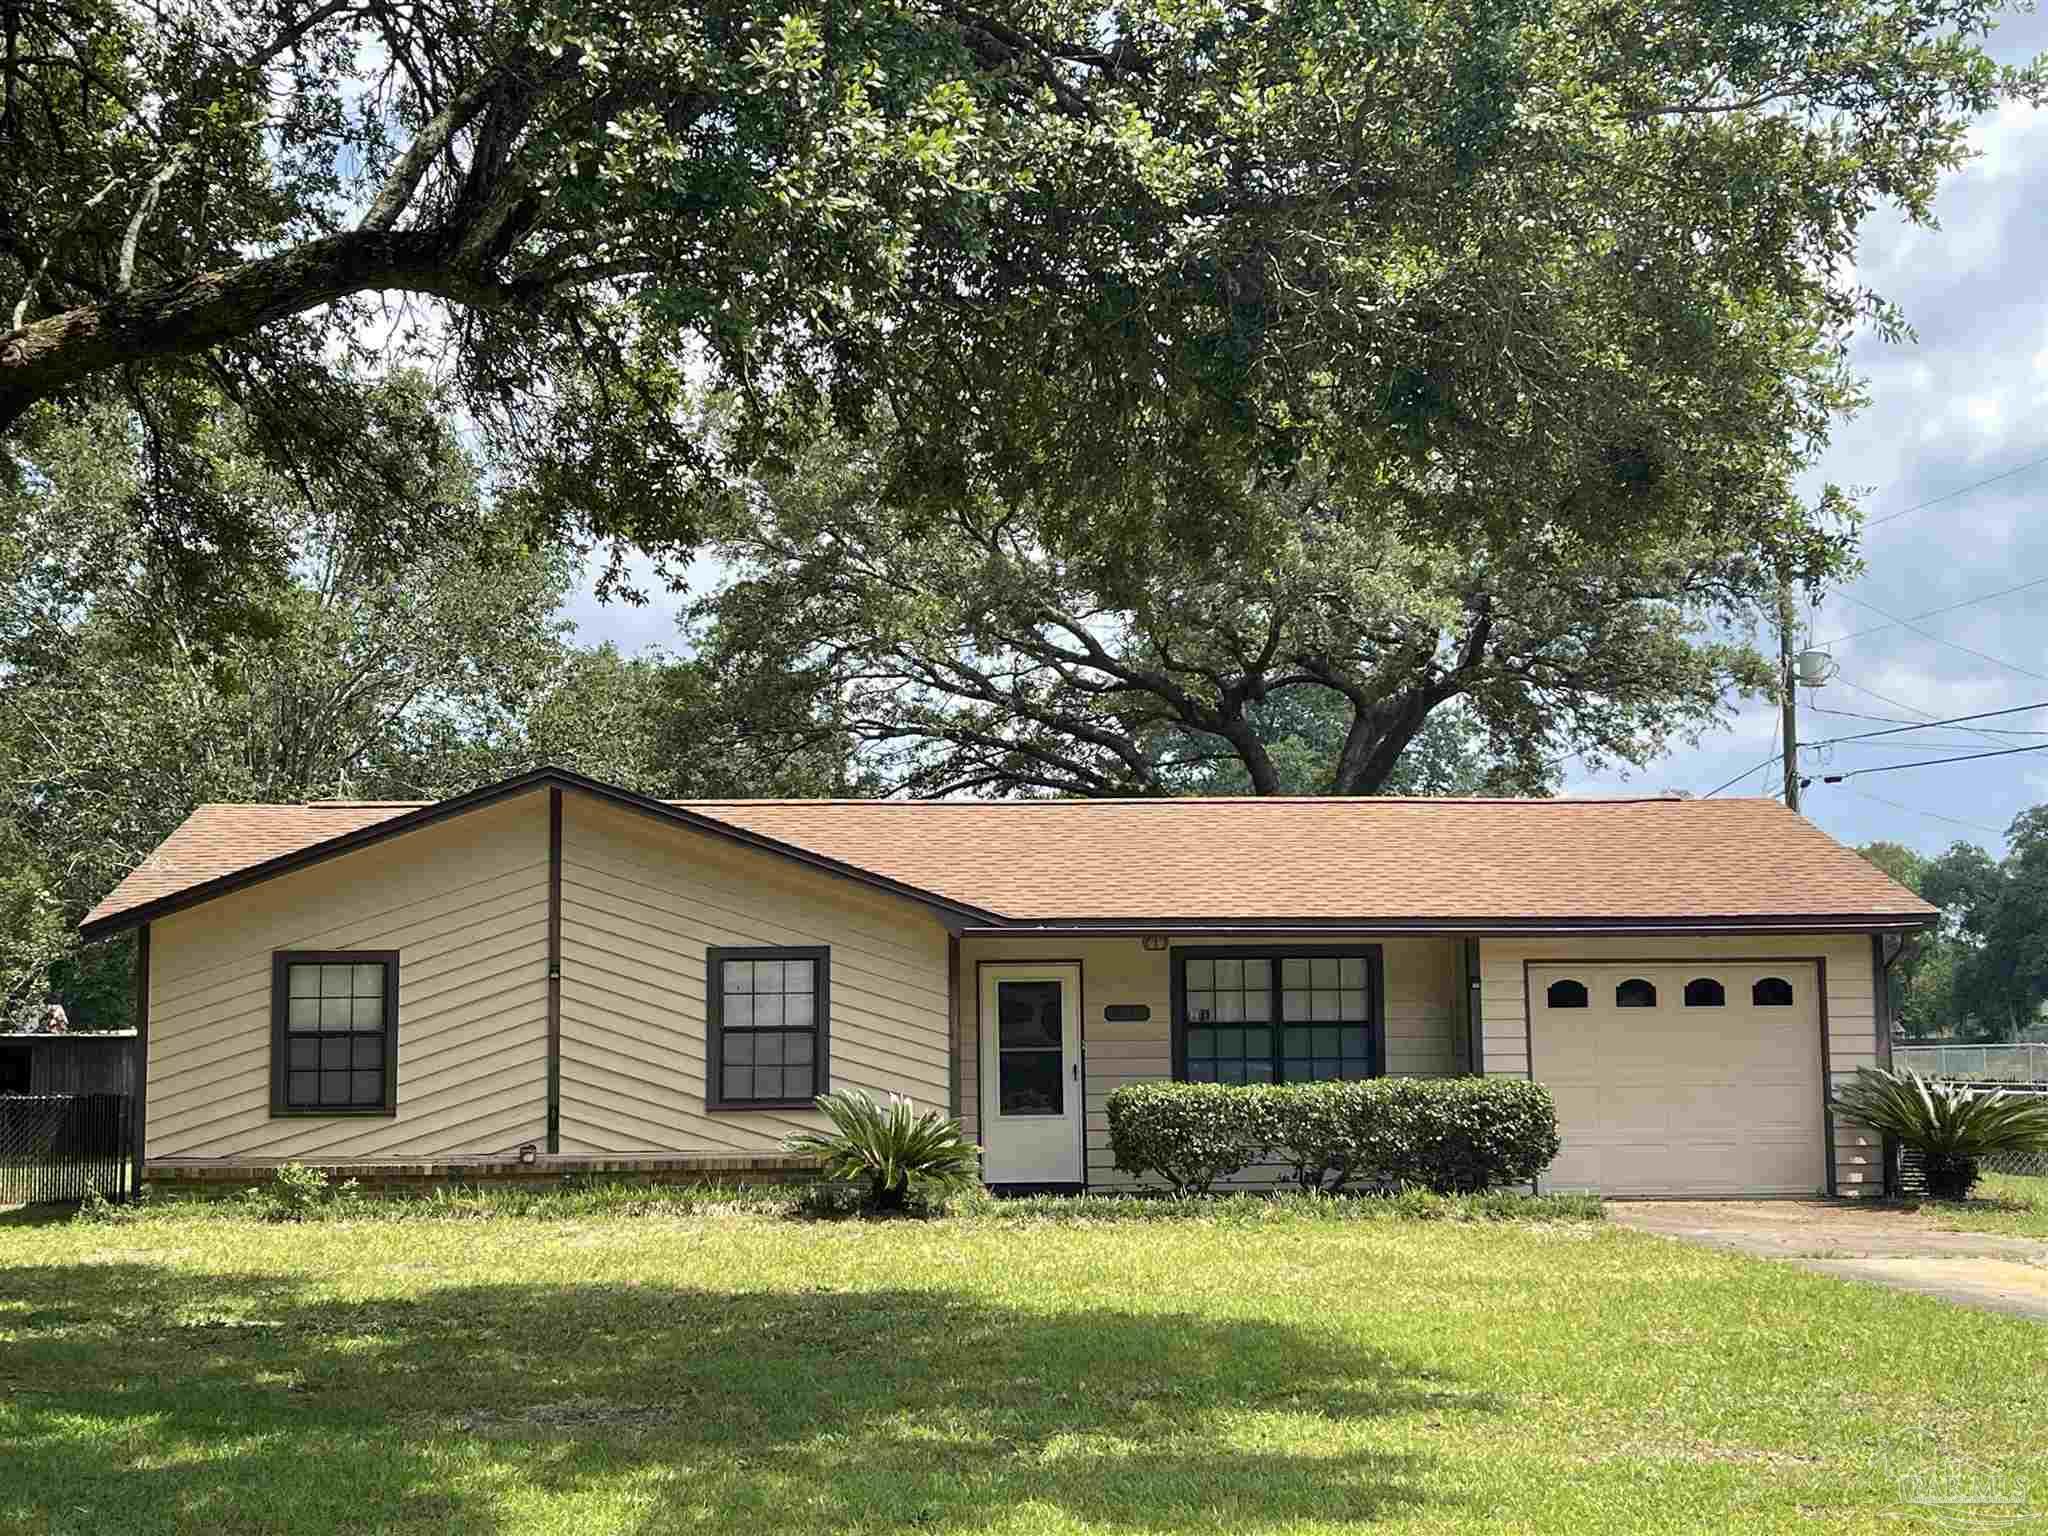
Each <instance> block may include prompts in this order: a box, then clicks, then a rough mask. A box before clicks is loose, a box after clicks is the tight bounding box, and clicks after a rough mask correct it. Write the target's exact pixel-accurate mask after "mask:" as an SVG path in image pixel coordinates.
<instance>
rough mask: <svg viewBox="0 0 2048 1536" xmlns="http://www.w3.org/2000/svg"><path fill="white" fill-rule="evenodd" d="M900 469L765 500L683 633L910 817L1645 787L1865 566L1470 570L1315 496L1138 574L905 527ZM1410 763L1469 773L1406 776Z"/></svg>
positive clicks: (1035, 541)
mask: <svg viewBox="0 0 2048 1536" xmlns="http://www.w3.org/2000/svg"><path fill="white" fill-rule="evenodd" d="M890 473H891V472H890V469H889V466H888V465H887V463H886V461H885V460H884V459H883V458H879V457H877V456H876V455H873V454H871V453H869V452H867V451H866V450H864V449H859V448H854V447H851V446H849V445H845V444H840V445H836V446H835V447H833V448H832V449H830V450H829V451H828V450H822V449H821V450H819V451H816V452H814V453H812V454H810V455H808V456H807V457H806V458H805V460H804V461H803V462H802V463H800V464H799V465H797V466H796V467H795V469H794V470H793V471H791V472H790V473H788V474H784V475H777V476H772V477H765V478H763V479H760V480H758V481H756V482H755V483H754V485H753V486H752V487H751V490H752V495H751V496H750V497H749V498H747V501H746V504H745V506H744V508H742V509H738V510H735V511H733V512H731V513H730V514H728V517H727V520H726V521H725V522H724V523H723V524H722V525H721V526H720V527H719V528H718V529H717V530H716V531H717V538H716V539H715V541H714V544H713V546H712V547H713V548H714V549H715V550H716V551H717V553H718V554H719V555H720V556H721V557H722V558H723V559H724V560H725V561H726V562H727V576H726V580H725V581H724V583H723V584H722V585H721V587H720V589H719V590H718V591H716V592H715V593H713V594H712V595H711V596H709V597H707V598H705V599H703V600H702V601H700V602H699V603H698V604H697V605H696V606H695V608H694V611H693V616H692V617H693V620H694V622H695V624H696V625H697V626H698V628H699V631H700V639H701V642H702V647H703V649H702V652H701V654H700V656H699V658H698V661H697V665H698V666H700V667H702V668H705V669H707V670H710V671H712V672H714V673H715V674H717V675H719V676H721V677H722V678H724V679H725V681H726V686H727V690H728V692H729V693H730V694H731V695H732V696H733V697H735V698H739V699H745V700H747V701H748V704H747V708H748V711H749V713H750V714H751V715H752V717H753V720H754V723H755V726H756V729H757V730H759V731H760V732H762V733H765V734H767V735H770V736H774V737H777V738H778V739H780V740H781V741H783V742H784V743H785V744H786V745H787V746H788V747H790V748H791V749H794V748H797V747H799V746H805V745H812V744H815V743H818V742H821V741H825V740H829V739H834V738H837V739H847V740H851V741H854V742H856V743H858V744H859V746H860V757H861V761H862V762H863V763H864V764H865V765H866V766H867V767H868V768H869V770H870V771H872V772H873V773H875V774H876V775H878V776H879V778H880V780H881V781H882V782H884V783H886V784H887V785H889V786H891V787H893V788H895V789H897V790H899V791H902V792H906V793H911V794H943V793H959V792H968V793H995V794H1018V793H1023V794H1034V793H1035V794H1045V793H1060V794H1079V795H1128V794H1172V793H1183V792H1187V791H1190V790H1211V791H1215V790H1234V789H1240V788H1241V789H1245V790H1249V791H1250V792H1252V793H1255V794H1276V793H1282V792H1288V791H1295V792H1300V791H1307V792H1312V793H1318V794H1371V793H1378V792H1388V791H1399V790H1416V789H1419V790H1422V791H1424V792H1429V791H1432V790H1433V791H1435V792H1444V791H1446V790H1449V789H1454V788H1466V789H1472V788H1487V789H1492V790H1495V791H1501V790H1509V791H1515V790H1519V791H1523V792H1534V793H1542V792H1546V791H1547V790H1548V788H1549V787H1550V786H1551V785H1552V784H1554V782H1555V781H1556V778H1557V776H1558V773H1557V770H1558V767H1559V764H1560V763H1561V761H1562V760H1563V759H1564V758H1565V757H1567V756H1577V757H1579V758H1581V759H1582V760H1584V761H1587V762H1591V763H1596V764H1597V763H1599V762H1602V761H1617V762H1621V763H1625V764H1631V765H1641V764H1644V763H1646V762H1648V761H1649V760H1650V759H1652V758H1654V757H1656V756H1659V755H1661V754H1662V752H1663V751H1664V750H1665V749H1666V748H1667V746H1668V745H1669V743H1670V742H1671V740H1672V739H1673V738H1686V737H1693V736H1696V735H1697V734H1698V733H1699V732H1701V731H1702V730H1704V729H1706V728H1708V727H1709V726H1712V725H1714V724H1717V723H1719V722H1721V721H1723V720H1724V719H1725V718H1726V715H1727V712H1728V709H1729V703H1728V700H1729V698H1730V696H1731V693H1734V694H1739V693H1741V692H1745V691H1747V692H1765V691H1768V690H1769V689H1771V688H1772V687H1773V686H1774V675H1773V668H1772V665H1771V664H1770V663H1769V662H1768V661H1767V660H1766V659H1765V657H1764V656H1762V655H1760V654H1759V653H1758V651H1757V650H1756V648H1755V647H1754V646H1753V645H1752V644H1751V643H1750V636H1751V635H1753V634H1754V633H1755V631H1756V630H1757V628H1758V626H1759V624H1760V623H1762V622H1764V621H1765V620H1766V618H1767V616H1768V615H1769V614H1770V613H1771V612H1772V611H1773V609H1774V606H1775V601H1776V594H1777V590H1778V582H1779V580H1780V577H1781V574H1788V573H1791V574H1796V575H1797V576H1798V577H1800V578H1801V579H1804V580H1806V581H1809V582H1818V581H1825V580H1826V579H1828V578H1829V577H1830V576H1832V575H1834V574H1836V573H1838V572H1839V571H1841V570H1842V569H1844V567H1845V566H1846V564H1847V563H1848V561H1849V559H1850V556H1849V549H1848V533H1847V531H1846V525H1836V524H1834V523H1833V522H1832V520H1831V518H1830V517H1829V516H1828V515H1826V514H1827V513H1829V512H1831V511H1833V510H1835V509H1833V508H1823V509H1821V515H1816V516H1812V517H1808V518H1799V517H1793V518H1789V519H1788V520H1787V521H1786V523H1785V524H1784V525H1783V526H1782V528H1780V529H1779V530H1778V532H1777V533H1776V534H1775V535H1774V536H1773V537H1772V538H1771V539H1770V540H1769V541H1767V542H1766V543H1765V544H1763V545H1759V544H1758V543H1757V542H1756V541H1755V540H1754V539H1753V538H1752V536H1751V535H1750V534H1749V533H1748V532H1747V531H1746V530H1743V529H1741V528H1739V527H1731V528H1719V529H1708V530H1702V531H1699V532H1695V533H1691V534H1686V535H1683V536H1674V537H1668V538H1664V539H1659V540H1644V541H1638V543H1637V544H1635V545H1631V546H1629V547H1626V548H1617V547H1615V546H1613V545H1610V544H1607V543H1601V542H1595V541H1591V540H1586V539H1581V538H1578V537H1576V536H1574V535H1572V534H1570V533H1568V532H1560V531H1558V530H1555V529H1539V530H1536V531H1532V532H1530V533H1527V534H1525V535H1521V536H1518V537H1507V536H1502V537H1498V538H1495V539H1492V540H1489V541H1487V542H1485V543H1461V542H1454V541H1448V540H1444V539H1442V538H1437V539H1429V538H1425V537H1422V536H1419V535H1415V534H1405V533H1399V532H1395V531H1392V530H1390V529H1387V528H1385V527H1383V526H1380V525H1379V523H1378V522H1377V521H1376V520H1375V518H1374V517H1373V515H1372V507H1371V505H1369V504H1366V505H1361V504H1359V503H1358V502H1357V501H1356V500H1355V499H1353V497H1352V496H1351V495H1350V494H1349V493H1348V492H1347V490H1346V488H1345V487H1344V485H1343V483H1342V481H1341V478H1333V479H1331V480H1327V481H1325V480H1322V479H1319V478H1318V477H1314V476H1308V475H1304V476H1302V477H1300V478H1299V479H1298V482H1297V484H1296V485H1295V487H1294V488H1293V489H1291V490H1290V491H1288V492H1285V493H1275V494H1272V495H1268V496H1266V497H1264V498H1261V499H1256V500H1252V501H1248V502H1247V503H1246V505H1245V507H1244V508H1243V509H1242V515H1241V516H1238V517H1236V518H1234V519H1233V520H1231V521H1230V522H1229V523H1228V524H1227V525H1223V526H1219V527H1218V529H1217V531H1216V534H1215V536H1214V537H1213V538H1211V537H1199V536H1196V535H1195V534H1193V533H1192V532H1190V533H1187V534H1184V535H1183V536H1182V537H1180V538H1177V539H1174V540H1162V541H1157V542H1155V543H1153V544H1151V545H1149V546H1147V547H1144V548H1131V547H1127V546H1125V545H1124V544H1122V543H1121V542H1120V541H1118V540H1117V539H1115V538H1113V537H1110V538H1102V537H1097V536H1095V535H1094V534H1093V533H1092V532H1090V531H1089V530H1087V529H1086V528H1082V529H1078V530H1077V529H1073V528H1069V527H1067V526H1065V523H1064V518H1065V513H1066V507H1065V504H1064V503H1063V502H1061V503H1055V504H1053V506H1052V507H1051V508H1050V509H1048V508H1047V507H1045V506H1042V505H1040V504H1038V503H1036V502H1034V501H1029V500H1026V501H1023V502H1016V503H1002V502H999V501H997V500H995V499H993V498H992V497H984V498H979V499H977V498H973V497H963V498H961V499H959V500H957V501H955V502H954V503H952V504H951V505H948V506H945V507H943V508H937V507H918V508H912V509H907V510H906V509H899V508H896V507H894V506H892V504H891V502H890V499H889V497H888V496H887V495H886V494H885V492H884V490H883V487H884V486H885V485H886V483H887V482H888V480H889V478H890ZM1447 494H1455V492H1449V493H1447ZM1418 744H1422V745H1424V746H1426V747H1427V748H1428V749H1429V750H1428V751H1427V753H1426V754H1425V755H1426V756H1427V757H1428V758H1429V759H1430V760H1431V761H1432V762H1433V763H1440V762H1441V761H1442V760H1443V759H1444V758H1445V757H1446V755H1447V753H1446V749H1447V748H1449V749H1450V754H1449V755H1450V756H1451V757H1452V758H1453V760H1454V761H1455V758H1456V757H1458V756H1462V757H1464V759H1465V760H1466V762H1465V767H1464V769H1463V770H1457V769H1454V770H1452V771H1449V772H1446V771H1444V770H1443V769H1442V768H1440V767H1438V768H1432V770H1431V771H1429V772H1427V773H1422V774H1421V775H1420V776H1419V777H1418V773H1417V770H1418V768H1419V767H1420V765H1419V764H1418V763H1417V762H1414V761H1410V755H1411V753H1413V752H1414V751H1415V750H1416V748H1417V747H1418Z"/></svg>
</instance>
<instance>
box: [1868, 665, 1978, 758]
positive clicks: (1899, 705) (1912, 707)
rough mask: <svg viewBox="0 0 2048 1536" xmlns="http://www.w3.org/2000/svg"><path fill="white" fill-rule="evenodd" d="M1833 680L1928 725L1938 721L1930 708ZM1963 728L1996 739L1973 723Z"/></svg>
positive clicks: (1972, 733) (1873, 689) (1870, 689)
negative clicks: (1913, 716)
mask: <svg viewBox="0 0 2048 1536" xmlns="http://www.w3.org/2000/svg"><path fill="white" fill-rule="evenodd" d="M1833 681H1834V682H1838V683H1840V684H1841V685H1842V686H1843V687H1844V688H1847V689H1850V690H1851V691H1853V692H1855V693H1861V694H1867V695H1868V696H1869V697H1871V698H1873V699H1875V700H1877V702H1878V703H1880V704H1889V705H1891V707H1892V708H1893V709H1903V710H1905V711H1907V712H1908V713H1910V714H1915V715H1918V716H1919V717H1920V718H1921V719H1923V720H1925V721H1926V722H1927V723H1928V724H1929V725H1934V724H1937V723H1938V722H1937V721H1936V719H1935V716H1934V712H1933V711H1932V710H1926V709H1922V708H1920V707H1919V706H1918V705H1917V704H1908V703H1906V702H1905V701H1904V700H1902V699H1894V698H1892V697H1890V696H1889V695H1886V694H1882V693H1879V692H1878V691H1877V690H1876V689H1875V688H1866V687H1864V686H1863V685H1862V684H1861V683H1852V682H1850V681H1849V679H1847V678H1846V677H1842V676H1839V675H1837V676H1836V677H1835V678H1834V679H1833ZM1963 729H1964V730H1965V731H1967V732H1968V733H1969V734H1970V735H1972V736H1982V737H1983V738H1984V739H1985V740H1986V741H1989V742H1996V741H1997V740H1998V738H1997V737H1995V736H1993V735H1991V734H1990V733H1989V732H1987V731H1980V730H1978V729H1977V727H1975V726H1974V725H1966V726H1964V727H1963Z"/></svg>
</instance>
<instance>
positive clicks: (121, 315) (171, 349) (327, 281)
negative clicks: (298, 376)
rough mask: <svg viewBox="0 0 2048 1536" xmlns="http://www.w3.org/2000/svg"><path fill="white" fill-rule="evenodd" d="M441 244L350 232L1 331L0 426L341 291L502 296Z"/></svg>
mask: <svg viewBox="0 0 2048 1536" xmlns="http://www.w3.org/2000/svg"><path fill="white" fill-rule="evenodd" d="M449 245H450V241H449V238H448V235H447V234H446V233H445V232H443V231H439V230H394V231H389V232H386V231H380V230H351V231H348V232H346V233H343V234H339V235H329V236H326V237H324V238H322V239H318V240H309V241H307V242H306V243H305V244H303V245H299V246H295V247H294V248H292V249H291V250H288V251H284V252H281V253H279V254H278V255H275V256H268V257H262V258H259V259H258V260H255V261H250V262H245V263H243V264H242V265H241V266H238V267H230V268H228V269H227V270H226V271H221V272H201V273H199V274H197V275H196V276H193V277H188V278H185V279H184V280H182V281H180V282H176V283H171V284H167V285H165V286H163V287H159V288H151V289H146V290H143V291H141V292H131V293H123V294H118V295H116V296H115V297H113V298H111V299H108V300H105V301H104V302H101V303H96V304H85V305H80V306H79V307H78V308H76V309H70V310H66V311H65V312H63V313H62V314H57V315H51V316H49V317H48V318H47V319H43V320H37V321H35V322H33V323H31V324H29V325H26V326H18V327H16V328H15V329H14V330H12V331H10V332H9V333H8V334H7V335H5V336H0V432H4V431H5V430H7V429H8V428H9V427H11V426H12V425H13V424H14V423H15V421H17V420H18V419H19V418H20V417H21V415H22V413H23V412H24V411H26V410H27V409H28V408H29V407H30V406H31V405H33V404H34V403H35V402H36V401H38V400H41V399H45V398H47V397H48V396H50V395H53V394H56V393H57V392H58V391H60V390H62V389H64V388H65V387H67V386H69V385H71V384H73V383H75V382H77V381H78V380H81V379H84V378H86V377H88V376H90V375H92V374H94V373H98V372H100V371H102V370H105V369H109V368H113V367H115V366H116V365H119V364H123V363H132V362H138V361H141V360H143V359H147V358H163V357H189V356H192V355H193V354H195V353H199V352H203V351H205V350H206V349H207V348H208V347H212V346H216V345H218V344H220V343H222V342H225V341H232V340H234V339H236V338H238V337H242V336H247V335H249V334H250V333H252V332H254V331H255V330H257V329H258V328H260V327H262V326H264V325H267V324H269V323H271V322H272V321H275V320H281V319H284V318H286V317H287V316H290V315H298V314H304V313H305V312H306V311H308V310H311V309H316V308H318V307H319V306H320V305H322V304H331V303H333V302H334V301H335V300H336V299H339V298H343V297H345V296H346V295H348V294H352V293H361V292H364V291H366V290H371V289H395V290H403V291H406V292H412V293H428V294H433V295H436V296H437V297H440V298H445V299H449V300H451V301H453V302H456V303H460V304H467V305H473V306H479V307H490V306H493V305H498V304H503V303H507V302H510V300H511V299H512V297H513V293H512V290H511V289H509V288H508V287H506V286H505V285H503V284H501V283H498V282H496V281H494V280H492V279H490V278H488V277H486V276H484V275H482V274H480V273H476V272H463V271H458V270H456V269H455V268H454V267H452V266H451V265H450V263H449V261H448V250H449Z"/></svg>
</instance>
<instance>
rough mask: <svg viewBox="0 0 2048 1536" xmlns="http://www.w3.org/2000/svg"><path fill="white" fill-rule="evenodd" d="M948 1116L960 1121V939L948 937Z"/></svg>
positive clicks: (950, 933) (949, 934)
mask: <svg viewBox="0 0 2048 1536" xmlns="http://www.w3.org/2000/svg"><path fill="white" fill-rule="evenodd" d="M946 1113H947V1115H948V1116H950V1117H951V1118H952V1119H955V1120H958V1119H959V1118H960V935H959V934H958V933H952V932H949V933H947V935H946Z"/></svg>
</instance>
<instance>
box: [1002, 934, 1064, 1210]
mask: <svg viewBox="0 0 2048 1536" xmlns="http://www.w3.org/2000/svg"><path fill="white" fill-rule="evenodd" d="M981 1082H982V1089H981V1151H982V1177H983V1178H984V1179H985V1180H987V1181H988V1182H989V1183H991V1184H1079V1183H1081V1182H1082V1181H1083V1179H1084V1178H1085V1177H1086V1174H1085V1173H1084V1171H1083V1165H1082V1132H1083V1127H1084V1125H1085V1123H1086V1119H1087V1105H1086V1103H1085V1102H1084V1100H1085V1096H1086V1093H1087V1085H1086V1083H1085V1082H1084V1081H1083V1079H1082V1071H1081V967H1080V966H1078V965H985V966H983V967H982V968H981Z"/></svg>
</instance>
